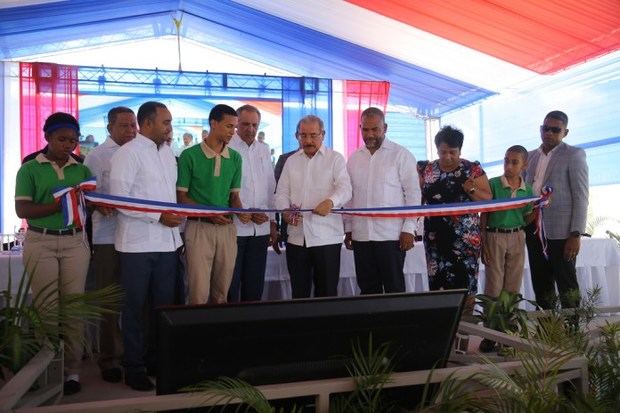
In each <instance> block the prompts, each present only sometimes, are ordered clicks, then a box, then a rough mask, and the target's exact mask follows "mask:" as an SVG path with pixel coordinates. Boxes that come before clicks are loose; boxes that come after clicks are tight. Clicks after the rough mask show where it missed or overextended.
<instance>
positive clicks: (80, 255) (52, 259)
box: [24, 231, 90, 375]
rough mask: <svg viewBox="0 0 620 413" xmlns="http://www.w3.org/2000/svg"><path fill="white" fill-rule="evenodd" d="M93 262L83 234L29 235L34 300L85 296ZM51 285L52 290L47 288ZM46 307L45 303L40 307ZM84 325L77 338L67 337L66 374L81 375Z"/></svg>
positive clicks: (77, 330) (27, 260) (78, 327)
mask: <svg viewBox="0 0 620 413" xmlns="http://www.w3.org/2000/svg"><path fill="white" fill-rule="evenodd" d="M89 261H90V249H89V248H88V244H87V242H86V239H85V238H83V233H82V232H80V233H77V234H75V235H49V234H41V233H38V232H34V231H28V232H27V233H26V241H25V242H24V266H25V268H26V271H27V272H28V274H30V275H31V277H32V282H31V285H30V287H31V289H32V293H33V297H35V298H36V297H37V295H38V294H39V293H41V291H43V290H45V291H44V292H43V294H42V296H46V295H47V294H48V293H50V292H52V293H53V294H51V295H50V296H49V299H50V300H55V299H57V298H58V294H60V295H61V296H62V295H63V294H73V293H83V292H84V284H85V282H86V273H87V272H88V264H89ZM50 284H52V285H53V287H51V288H50V287H48V288H47V289H46V288H45V287H46V286H48V285H50ZM41 304H43V303H41ZM83 334H84V325H83V324H82V323H78V324H77V325H76V326H75V328H74V334H71V335H69V336H68V337H65V344H66V348H65V374H66V375H69V374H78V373H79V371H80V366H81V363H82V353H83V351H84V349H83Z"/></svg>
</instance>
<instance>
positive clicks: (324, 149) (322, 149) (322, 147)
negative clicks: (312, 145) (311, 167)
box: [292, 143, 327, 159]
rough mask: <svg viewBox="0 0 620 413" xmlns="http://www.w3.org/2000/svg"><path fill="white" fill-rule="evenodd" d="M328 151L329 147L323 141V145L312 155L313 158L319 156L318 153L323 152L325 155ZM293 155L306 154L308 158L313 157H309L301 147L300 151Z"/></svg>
mask: <svg viewBox="0 0 620 413" xmlns="http://www.w3.org/2000/svg"><path fill="white" fill-rule="evenodd" d="M326 151H327V148H326V147H325V145H323V144H322V143H321V146H320V147H319V150H318V151H316V153H315V154H314V155H313V156H312V158H314V157H315V156H317V155H318V154H321V155H323V156H325V152H326ZM292 156H304V157H306V159H312V158H311V157H309V156H308V155H306V153H305V152H304V150H303V148H302V149H300V150H299V151H297V152H296V153H295V154H293V155H292Z"/></svg>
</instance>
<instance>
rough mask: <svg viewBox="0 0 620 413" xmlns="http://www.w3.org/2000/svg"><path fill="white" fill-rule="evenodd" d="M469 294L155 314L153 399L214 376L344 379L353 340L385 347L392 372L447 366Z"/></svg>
mask: <svg viewBox="0 0 620 413" xmlns="http://www.w3.org/2000/svg"><path fill="white" fill-rule="evenodd" d="M465 294H466V290H450V291H437V292H428V293H413V294H386V295H371V296H356V297H334V298H321V299H301V300H289V301H271V302H256V303H241V304H227V305H217V306H211V305H205V306H191V307H164V308H161V309H159V310H158V325H157V337H158V338H157V340H158V365H157V367H158V369H157V394H171V393H176V392H179V391H180V390H181V389H182V388H184V387H186V386H190V385H193V384H197V383H199V382H201V381H204V380H208V379H215V378H217V377H221V376H226V377H237V378H241V379H244V380H246V381H248V382H249V383H251V384H253V385H263V384H274V383H286V382H295V381H305V380H317V379H324V378H334V377H348V373H347V370H346V364H347V362H348V361H349V360H350V359H351V356H352V346H353V343H355V342H356V341H357V340H359V342H360V343H366V342H368V336H369V333H372V339H373V343H375V345H379V344H380V343H383V342H388V343H389V345H390V349H391V350H392V352H395V353H396V354H397V362H396V371H413V370H425V369H431V368H434V367H437V368H440V367H444V366H445V363H446V361H447V358H448V356H449V354H450V350H451V346H452V341H453V338H454V335H455V332H456V329H457V326H458V322H459V319H460V315H461V310H462V307H463V303H464V300H465Z"/></svg>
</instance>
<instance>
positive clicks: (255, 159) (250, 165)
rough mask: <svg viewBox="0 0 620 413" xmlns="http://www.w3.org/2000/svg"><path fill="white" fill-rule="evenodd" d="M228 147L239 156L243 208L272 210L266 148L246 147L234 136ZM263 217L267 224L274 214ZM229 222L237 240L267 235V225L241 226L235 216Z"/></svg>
mask: <svg viewBox="0 0 620 413" xmlns="http://www.w3.org/2000/svg"><path fill="white" fill-rule="evenodd" d="M228 147H230V148H232V149H234V150H235V151H237V152H239V154H240V155H241V161H242V163H241V191H240V198H241V204H242V205H243V207H244V208H261V209H273V208H274V197H275V195H274V192H275V189H276V179H275V178H274V175H273V166H272V165H271V153H270V152H269V145H267V144H265V143H262V142H259V141H257V140H254V142H252V144H251V145H249V146H248V144H247V143H245V142H244V141H243V139H241V138H240V137H239V136H238V135H236V134H235V136H233V137H232V139H231V140H230V143H229V144H228ZM267 215H268V216H269V219H270V220H273V219H275V214H274V213H270V214H267ZM233 219H234V222H235V226H236V227H237V236H239V237H247V236H254V235H269V233H270V232H271V227H270V223H269V221H267V222H265V223H263V224H261V225H257V224H255V223H253V222H252V221H250V222H249V223H247V224H244V223H242V222H241V221H239V218H237V216H236V215H234V217H233Z"/></svg>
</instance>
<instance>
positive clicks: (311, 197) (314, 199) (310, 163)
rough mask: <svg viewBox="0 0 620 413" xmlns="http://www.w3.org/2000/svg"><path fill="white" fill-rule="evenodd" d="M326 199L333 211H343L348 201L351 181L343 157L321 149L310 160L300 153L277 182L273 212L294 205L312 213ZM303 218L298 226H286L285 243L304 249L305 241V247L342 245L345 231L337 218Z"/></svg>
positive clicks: (286, 165) (287, 162)
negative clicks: (330, 202)
mask: <svg viewBox="0 0 620 413" xmlns="http://www.w3.org/2000/svg"><path fill="white" fill-rule="evenodd" d="M328 198H329V199H330V200H331V201H332V202H333V203H334V208H340V207H342V206H343V205H344V204H345V203H346V202H347V201H349V199H351V181H350V180H349V175H348V174H347V168H346V164H345V161H344V157H343V156H342V155H341V154H339V153H338V152H335V151H333V150H331V149H328V148H326V147H325V146H324V145H321V147H320V148H319V150H318V151H317V153H316V154H314V156H313V157H312V158H309V157H308V156H307V155H306V154H305V153H304V151H303V150H301V151H299V152H297V153H295V154H294V155H291V157H290V158H288V159H287V160H286V163H285V164H284V169H283V171H282V175H281V176H280V180H279V181H278V189H277V190H276V208H278V209H285V208H290V207H291V206H292V205H296V206H298V207H300V208H302V209H304V208H307V209H314V208H315V207H316V206H317V205H318V204H319V203H321V202H322V201H324V200H326V199H328ZM302 215H303V221H302V222H301V223H300V224H298V225H297V226H293V225H289V226H288V242H290V243H291V244H294V245H299V246H303V245H304V240H305V242H306V247H317V246H321V245H331V244H338V243H341V242H342V239H343V236H344V230H343V226H342V216H341V215H340V214H329V215H327V216H325V217H322V216H320V215H317V214H313V213H312V212H304V213H303V214H302Z"/></svg>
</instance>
